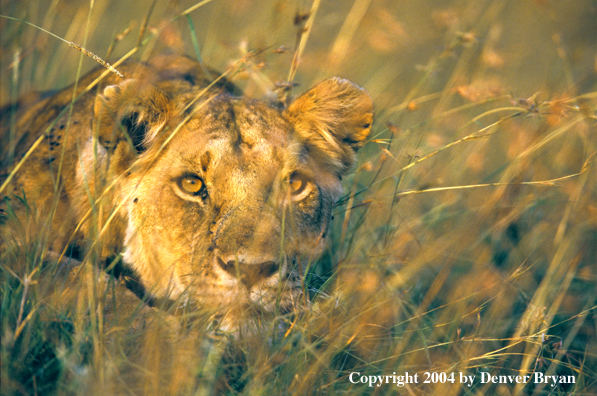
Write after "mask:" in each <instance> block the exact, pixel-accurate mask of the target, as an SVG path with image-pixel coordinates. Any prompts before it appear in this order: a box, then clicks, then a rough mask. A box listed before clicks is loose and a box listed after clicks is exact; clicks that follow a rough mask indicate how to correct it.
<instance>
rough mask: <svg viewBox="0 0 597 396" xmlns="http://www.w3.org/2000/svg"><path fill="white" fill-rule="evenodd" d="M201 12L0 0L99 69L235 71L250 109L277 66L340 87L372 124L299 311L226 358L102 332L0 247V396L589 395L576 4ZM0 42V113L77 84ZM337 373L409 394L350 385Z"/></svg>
mask: <svg viewBox="0 0 597 396" xmlns="http://www.w3.org/2000/svg"><path fill="white" fill-rule="evenodd" d="M202 3H207V4H205V5H202ZM202 3H199V2H193V1H187V0H178V1H176V0H174V1H170V2H168V1H156V2H155V3H154V4H151V2H134V1H131V0H126V1H111V0H96V1H93V0H92V1H90V2H85V1H82V0H63V1H59V0H54V1H33V0H30V1H26V2H16V1H5V0H3V1H2V3H1V4H2V9H1V12H0V13H1V14H3V15H5V16H10V17H12V18H18V19H22V20H26V21H28V22H31V23H34V24H36V25H38V26H40V27H42V28H44V29H46V30H48V31H50V32H52V33H53V34H55V35H57V36H59V37H62V38H64V39H65V40H67V41H70V42H75V43H77V44H79V45H82V46H84V47H85V48H87V49H89V50H90V51H92V52H94V53H96V54H97V55H99V56H101V57H102V58H104V59H109V60H110V62H112V63H114V62H115V61H118V60H119V59H122V57H132V58H135V59H147V58H149V57H151V56H152V55H154V54H157V53H163V52H164V51H170V52H174V53H187V54H192V55H195V56H197V55H200V56H201V57H202V58H203V60H204V61H205V62H206V63H207V64H209V65H210V66H212V67H215V68H219V69H220V70H226V69H227V68H229V67H230V66H231V65H234V64H238V63H237V62H238V60H239V59H242V62H241V63H240V65H241V66H242V67H241V69H240V70H237V71H236V73H235V75H234V81H235V83H237V84H238V85H239V86H241V87H242V88H243V89H244V91H245V92H246V94H247V95H249V96H253V97H259V98H269V99H274V98H276V97H279V95H280V92H281V90H283V87H284V86H285V84H286V82H287V81H288V79H289V74H290V75H292V74H294V73H293V72H291V64H292V63H293V61H292V59H293V55H294V54H295V49H301V48H302V49H303V50H302V54H301V56H300V62H298V68H297V69H296V74H295V75H294V78H293V79H294V82H296V83H298V84H300V85H298V87H296V88H293V91H292V94H297V93H298V92H302V91H303V90H304V89H306V88H307V87H309V86H311V85H312V83H313V82H315V81H318V80H321V79H323V78H325V77H330V76H333V75H339V76H342V77H345V78H349V79H351V80H353V81H355V82H357V83H359V84H360V85H362V86H364V87H365V89H367V91H368V92H369V93H370V94H371V96H372V98H373V99H374V101H375V103H376V121H375V125H374V128H373V133H372V136H371V140H370V142H369V143H368V144H367V145H366V146H365V148H364V149H362V152H361V154H360V158H361V162H360V164H359V166H358V167H357V168H356V169H355V172H354V173H353V175H352V176H351V177H350V178H348V179H347V180H345V184H344V186H345V191H347V195H346V196H345V197H344V199H342V200H341V202H339V203H338V205H337V207H336V208H335V222H334V223H335V225H334V230H333V233H332V234H333V235H332V241H331V243H330V244H329V249H328V250H327V253H326V254H325V255H324V257H323V258H322V259H321V260H320V261H319V262H318V263H314V265H313V266H312V268H311V269H310V271H309V273H308V275H307V277H306V287H308V288H309V290H310V292H311V293H310V296H309V297H310V300H311V306H310V307H309V309H308V310H307V313H305V314H303V315H297V316H295V317H290V318H289V317H282V318H280V319H279V320H278V321H276V322H275V323H270V324H265V325H264V329H263V331H262V332H261V333H260V334H255V335H252V336H246V337H237V338H236V339H234V338H232V337H229V336H227V335H222V334H213V333H211V332H210V331H209V330H208V329H206V327H205V323H204V321H202V314H201V313H200V312H199V313H197V312H186V313H183V314H181V315H179V316H177V317H172V316H170V315H168V314H167V313H165V312H156V313H155V314H153V315H145V314H143V316H142V314H141V313H139V312H141V311H139V312H137V311H132V312H122V313H120V312H119V306H118V304H116V306H114V304H113V295H114V294H116V292H115V290H116V288H117V287H118V285H117V284H116V283H115V282H116V281H115V280H114V279H111V278H107V280H106V282H98V281H96V279H98V278H101V279H104V276H103V275H99V274H97V272H99V270H98V268H99V266H98V265H93V264H97V263H93V259H92V258H90V259H89V260H88V262H87V263H86V265H85V266H84V273H82V274H81V277H82V280H81V281H80V282H78V283H77V284H76V286H72V285H71V286H65V285H64V284H63V283H62V282H60V279H62V278H60V274H56V273H55V271H54V267H53V266H52V265H51V264H48V265H42V264H41V260H40V257H41V256H42V254H44V249H43V241H27V242H26V243H20V244H19V243H16V244H15V243H7V245H9V246H10V249H5V251H4V252H3V253H2V257H1V265H0V274H1V278H0V279H1V284H0V291H1V293H0V295H1V297H0V298H1V305H2V306H1V307H2V316H1V322H2V328H1V330H0V331H1V336H2V349H1V359H2V372H1V374H2V377H1V387H2V388H1V390H2V393H3V394H32V395H33V394H38V395H41V394H52V393H55V394H156V395H157V394H196V395H210V394H247V395H254V394H263V395H266V394H293V395H303V394H376V395H378V394H409V395H494V394H495V395H515V394H517V395H518V394H522V395H525V394H529V395H530V394H533V395H543V394H545V395H548V394H550V395H564V394H566V395H569V394H576V395H581V394H582V395H591V394H597V347H596V345H597V344H596V342H597V329H596V323H597V310H596V308H595V307H596V305H597V303H596V301H595V300H596V297H597V292H596V284H597V177H596V176H597V165H596V164H595V161H594V159H595V153H597V110H596V108H597V107H596V105H597V51H596V48H597V23H595V21H596V20H597V5H596V3H595V2H594V1H590V0H575V1H567V2H560V1H549V0H534V1H531V0H524V1H515V0H508V1H503V0H495V1H469V2H467V1H457V0H454V1H442V2H438V1H432V0H417V1H414V0H412V1H411V0H409V1H400V2H396V1H391V0H376V1H371V0H354V1H325V2H321V4H319V2H318V1H317V0H316V1H315V2H314V3H313V5H312V4H311V2H308V1H302V0H301V1H296V2H295V1H281V0H268V1H259V2H257V1H255V2H253V1H248V0H240V1H239V0H214V1H212V2H208V1H204V2H202ZM185 10H186V11H185ZM309 27H311V29H310V30H309ZM0 30H1V31H2V38H1V40H2V41H1V47H0V51H1V52H0V70H1V72H2V75H1V85H0V93H1V102H2V104H3V105H5V104H9V103H11V102H14V101H15V100H16V98H18V97H20V96H22V95H23V94H26V93H27V92H29V91H31V90H51V89H56V88H60V87H63V86H65V85H67V84H70V83H71V82H73V81H74V80H75V79H76V78H77V77H78V76H81V75H82V73H84V71H86V70H89V69H91V68H93V67H95V66H96V63H95V62H94V61H93V60H92V59H89V58H88V57H85V56H84V55H83V54H81V53H80V52H79V51H77V50H76V49H73V48H72V47H70V46H69V45H68V44H65V43H64V42H63V41H60V40H58V39H56V38H55V37H53V36H51V35H49V34H47V33H45V32H42V31H40V30H39V29H36V28H34V27H32V26H29V25H25V24H23V23H19V22H15V21H14V20H8V19H5V18H0ZM297 32H298V33H297ZM297 37H298V38H297ZM250 51H256V52H255V55H252V56H250V57H247V56H246V55H247V54H248V53H249V52H250ZM0 121H1V122H3V123H4V122H13V120H11V119H4V120H0ZM0 144H1V145H2V147H3V150H4V148H5V147H9V146H10V145H11V144H12V142H11V141H10V138H8V139H7V140H5V141H2V142H1V143H0ZM2 165H3V166H6V165H7V164H2ZM23 166H27V164H26V162H25V163H24V164H23ZM34 213H35V211H34V208H32V216H34ZM21 220H22V219H21ZM2 221H3V222H5V223H10V224H11V226H12V227H18V224H20V222H19V219H14V218H12V217H11V216H10V213H5V214H4V215H3V219H2ZM23 238H24V239H23V241H25V240H26V239H25V238H26V230H23ZM4 242H8V241H4ZM138 304H140V303H138ZM133 305H134V303H133ZM352 372H359V373H360V375H364V376H369V375H392V374H393V373H396V375H402V374H404V373H405V372H408V373H411V374H414V373H418V377H419V383H416V384H408V385H406V386H405V387H397V386H396V385H395V384H385V385H383V386H381V387H373V388H369V387H368V386H367V385H366V384H362V383H356V384H353V383H352V382H351V381H350V379H349V375H350V373H352ZM424 372H437V373H440V372H445V373H448V374H449V373H451V372H454V373H456V381H455V383H450V382H446V383H440V382H437V383H430V384H424V383H422V381H423V380H424V379H425V376H424V374H423V373H424ZM481 372H487V373H490V374H491V375H525V374H528V373H533V372H541V373H547V374H548V375H566V376H573V377H574V379H575V383H574V384H560V385H557V386H552V385H551V384H547V385H545V384H534V383H532V381H531V383H527V384H494V383H485V384H483V383H481V381H480V375H481ZM459 373H462V374H465V375H476V380H475V383H474V384H473V386H472V387H469V386H468V385H464V384H459ZM353 378H358V377H353Z"/></svg>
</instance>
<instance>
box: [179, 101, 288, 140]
mask: <svg viewBox="0 0 597 396" xmlns="http://www.w3.org/2000/svg"><path fill="white" fill-rule="evenodd" d="M199 106H200V108H199V109H198V110H196V113H195V115H194V116H193V117H192V119H191V121H190V122H189V124H188V125H189V126H190V128H191V129H195V130H200V131H201V132H202V133H205V134H207V135H208V137H209V138H210V139H218V138H228V139H230V140H231V142H232V143H233V144H234V143H236V144H240V143H245V144H247V145H249V146H252V145H254V144H260V143H264V142H267V143H269V144H271V145H280V146H282V145H286V144H287V143H288V141H289V140H290V139H291V138H292V132H293V131H292V127H291V125H290V124H289V123H288V122H287V121H286V120H285V119H284V117H282V115H281V114H280V112H279V111H278V110H277V109H274V108H272V107H270V106H268V105H267V104H265V103H263V102H261V101H258V100H250V99H246V98H236V97H232V96H229V95H226V94H224V95H220V96H218V97H216V98H213V99H212V100H210V101H209V102H207V103H202V104H199Z"/></svg>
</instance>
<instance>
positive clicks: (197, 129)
mask: <svg viewBox="0 0 597 396" xmlns="http://www.w3.org/2000/svg"><path fill="white" fill-rule="evenodd" d="M175 127H176V126H175V125H172V128H175ZM153 144H155V145H157V144H159V143H157V142H154V143H153ZM146 155H147V156H148V157H151V156H154V155H155V154H154V153H153V152H148V153H147V154H146ZM125 190H126V191H127V193H128V195H130V197H129V198H128V201H127V204H126V206H127V211H128V217H129V219H128V220H129V221H128V228H127V230H126V239H125V243H124V245H125V254H124V257H125V261H126V262H127V263H128V264H129V265H131V266H133V267H134V268H135V269H136V270H137V271H138V272H139V274H140V277H141V279H142V280H143V281H144V283H146V287H149V290H150V291H152V292H153V293H155V294H157V295H160V296H167V297H169V298H178V297H179V296H182V295H185V296H186V297H183V298H190V299H191V300H192V301H193V302H194V303H196V304H198V305H208V306H213V305H222V306H227V307H230V306H236V307H238V306H239V305H240V306H252V307H253V308H256V309H263V310H265V311H270V312H271V311H273V310H274V309H275V306H276V301H277V299H278V298H279V299H280V301H279V304H280V307H281V309H283V310H284V309H289V308H290V307H291V306H292V304H293V302H296V300H297V298H298V296H299V292H300V290H301V278H300V275H301V273H302V271H303V270H304V269H305V267H306V265H307V264H308V262H309V260H312V259H313V258H316V257H317V256H318V255H319V254H320V252H321V250H322V246H323V241H324V238H325V234H326V232H327V230H328V227H329V221H330V217H331V213H330V212H331V208H332V204H333V202H334V201H335V199H336V198H337V195H338V193H339V192H340V181H339V179H338V177H337V176H336V175H334V174H332V173H330V172H322V170H321V167H320V166H319V165H318V163H317V162H316V161H314V160H313V158H311V157H310V156H309V152H308V148H307V146H305V144H303V143H302V142H301V141H300V139H299V138H298V137H297V136H296V135H295V134H294V129H293V127H292V125H290V123H289V122H288V121H287V120H286V119H285V118H284V117H283V116H282V114H280V112H279V111H277V110H275V109H272V108H270V107H268V106H266V105H265V104H264V103H261V102H256V101H248V100H246V99H239V98H233V97H230V96H228V95H222V96H219V97H217V98H215V99H213V100H212V101H210V103H209V104H207V105H206V106H204V108H203V109H201V110H200V111H198V112H197V113H196V114H194V115H193V117H192V118H191V119H190V120H189V121H188V122H187V123H186V124H185V125H184V126H183V127H182V128H180V129H179V130H178V132H177V133H176V135H175V136H174V137H173V138H172V140H171V141H170V142H169V143H168V144H167V145H166V146H165V147H164V149H163V151H162V152H161V153H160V154H159V155H158V156H157V159H156V160H155V162H153V163H151V164H149V165H148V166H147V167H142V168H141V169H139V170H137V171H136V172H135V174H134V175H131V176H130V177H129V178H128V179H127V181H126V188H125ZM280 292H281V293H280Z"/></svg>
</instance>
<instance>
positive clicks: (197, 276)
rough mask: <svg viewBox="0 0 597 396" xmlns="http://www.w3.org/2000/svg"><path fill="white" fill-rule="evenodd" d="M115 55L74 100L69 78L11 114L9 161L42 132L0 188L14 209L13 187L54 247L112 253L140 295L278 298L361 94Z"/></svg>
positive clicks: (333, 84) (363, 129) (264, 303)
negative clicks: (267, 91)
mask: <svg viewBox="0 0 597 396" xmlns="http://www.w3.org/2000/svg"><path fill="white" fill-rule="evenodd" d="M119 69H120V71H121V72H122V73H123V74H124V75H125V76H126V78H125V79H120V78H119V77H117V76H115V75H112V74H110V75H106V74H107V72H106V70H105V69H102V68H99V69H97V70H95V71H92V72H91V73H89V74H88V75H86V76H85V77H84V78H82V79H81V80H80V81H79V82H78V85H77V94H79V93H83V94H82V95H81V96H80V97H79V98H78V99H77V100H76V102H75V103H74V105H73V106H72V109H71V111H72V113H71V112H70V111H69V110H68V109H67V111H64V110H65V109H66V108H67V106H69V105H70V104H71V101H72V98H73V87H68V88H65V89H63V90H62V91H60V92H58V93H56V94H54V95H52V96H49V97H47V98H45V99H43V100H41V101H39V103H37V104H35V105H33V106H32V107H30V108H29V109H28V110H26V111H24V112H23V114H19V118H18V121H17V123H16V128H13V131H15V130H16V140H15V139H14V135H15V134H14V132H13V133H12V134H13V139H12V141H13V142H14V141H16V147H14V154H15V159H14V161H13V164H16V163H18V161H19V160H20V159H21V158H22V157H23V155H24V154H25V153H26V152H27V150H29V149H30V148H31V147H32V145H34V143H35V142H36V141H38V139H40V136H42V135H43V141H41V144H39V145H38V146H37V147H36V148H35V150H34V151H33V152H32V154H31V156H30V157H29V158H27V159H26V161H25V162H24V164H23V166H22V168H21V169H19V170H18V172H17V173H16V176H15V177H14V179H13V180H12V181H11V182H10V184H9V188H5V191H4V192H3V194H4V195H5V196H8V197H12V199H11V200H10V205H12V206H14V207H16V208H17V209H16V213H17V216H19V213H20V215H21V216H22V217H24V210H25V209H24V208H23V207H21V208H20V209H19V207H18V205H17V204H18V203H19V200H18V199H15V198H14V197H15V196H19V197H23V196H24V201H26V203H27V206H28V207H29V208H35V210H36V211H37V212H38V213H41V214H42V218H41V219H40V220H39V221H38V224H43V221H44V219H46V223H45V224H46V225H45V226H44V227H45V228H44V227H41V228H42V230H45V231H44V232H47V227H51V231H50V232H49V233H48V234H47V235H49V236H50V247H51V250H52V251H53V252H55V253H60V252H62V251H63V249H64V248H65V246H66V245H67V244H71V245H76V246H78V247H79V250H81V251H83V252H84V251H86V249H87V250H88V249H89V248H90V247H93V248H94V249H97V248H98V247H99V252H100V256H101V257H102V258H108V257H111V256H114V255H116V254H118V253H120V252H122V254H123V256H122V257H123V261H124V263H125V265H126V266H128V267H130V268H131V269H132V270H134V272H135V273H136V274H137V276H138V279H139V280H140V282H141V284H142V285H143V286H144V288H145V290H146V292H147V293H148V294H149V295H150V296H152V297H155V298H165V299H170V300H177V301H179V302H183V303H186V302H188V303H191V304H196V305H197V306H208V307H213V308H216V309H218V311H219V312H221V315H222V317H224V318H225V319H224V322H225V323H228V325H229V326H234V324H235V323H238V322H239V321H240V320H242V318H243V316H246V315H247V312H255V311H257V312H264V313H268V312H273V311H275V310H276V309H279V310H280V311H282V312H283V311H288V310H289V309H290V308H291V307H292V306H293V303H294V302H296V300H297V298H298V297H299V296H300V294H301V272H302V271H303V270H304V269H305V267H306V263H307V262H308V261H309V260H312V259H313V258H316V257H317V256H318V255H319V254H320V253H321V251H322V247H323V243H324V239H325V237H326V233H327V231H328V228H329V224H330V219H331V209H332V204H333V203H334V202H335V200H336V199H337V198H338V196H339V194H340V193H341V186H340V180H341V177H342V175H344V174H345V173H346V172H347V171H348V170H349V169H350V168H351V166H352V165H353V164H354V162H355V152H356V151H357V149H358V148H359V147H361V146H362V145H363V144H364V141H365V139H366V138H367V136H368V134H369V131H370V127H371V123H372V120H373V104H372V101H371V99H370V98H369V96H368V95H367V94H366V93H365V92H364V91H363V90H362V89H361V88H359V87H357V86H356V85H354V84H353V83H351V82H349V81H346V80H342V79H339V78H331V79H328V80H325V81H323V82H322V83H320V84H318V85H316V86H315V87H314V88H312V89H311V90H309V91H307V92H306V93H305V94H303V95H302V96H300V97H299V98H298V99H296V100H295V101H294V102H293V103H292V104H291V105H290V106H288V108H286V109H285V110H283V111H280V110H278V109H276V108H274V107H271V106H269V105H267V104H266V103H264V102H261V101H258V100H253V99H248V98H245V97H242V96H237V92H236V88H235V87H234V86H233V85H232V84H230V83H228V82H226V81H225V80H224V79H221V80H218V81H217V82H216V83H215V84H211V85H210V82H211V81H213V80H212V78H213V77H214V76H208V75H206V73H205V72H204V70H205V68H204V67H202V66H201V65H200V64H199V63H198V62H196V61H193V60H191V59H189V58H187V57H183V56H162V57H157V58H154V59H152V60H151V61H149V62H148V63H138V62H136V63H132V62H131V63H127V64H125V65H122V66H120V67H119ZM102 74H104V77H103V79H100V81H99V83H98V84H97V79H98V77H100V76H101V75H102ZM212 74H213V73H212ZM94 84H97V86H95V85H94ZM89 86H93V88H92V89H89ZM84 90H87V92H85V91H84ZM7 114H8V112H7V111H5V113H4V115H3V117H6V116H7ZM2 124H3V125H4V127H3V130H2V131H1V133H2V135H1V137H2V141H3V147H4V149H3V153H2V157H0V160H2V161H4V162H7V161H8V159H7V158H8V157H7V151H8V149H7V147H8V145H7V144H5V143H6V142H8V136H9V127H8V125H7V124H9V123H7V122H5V121H2ZM10 170H11V169H8V170H5V171H4V172H3V176H2V179H1V180H0V181H2V182H4V181H5V180H6V179H7V176H8V175H9V174H10ZM57 194H59V195H57ZM5 204H6V202H5ZM21 206H24V205H21ZM43 216H45V217H43ZM78 225H79V226H78ZM10 232H11V230H8V229H6V227H5V229H4V230H3V233H4V237H3V238H5V237H7V236H8V235H10ZM249 308H250V309H249Z"/></svg>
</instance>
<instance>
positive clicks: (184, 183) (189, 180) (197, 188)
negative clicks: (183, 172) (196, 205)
mask: <svg viewBox="0 0 597 396" xmlns="http://www.w3.org/2000/svg"><path fill="white" fill-rule="evenodd" d="M179 183H180V188H181V189H182V190H183V191H184V192H186V193H188V194H191V195H199V194H200V193H201V191H202V190H203V187H204V184H203V180H201V179H200V178H199V177H197V176H185V177H183V178H182V179H180V182H179Z"/></svg>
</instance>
